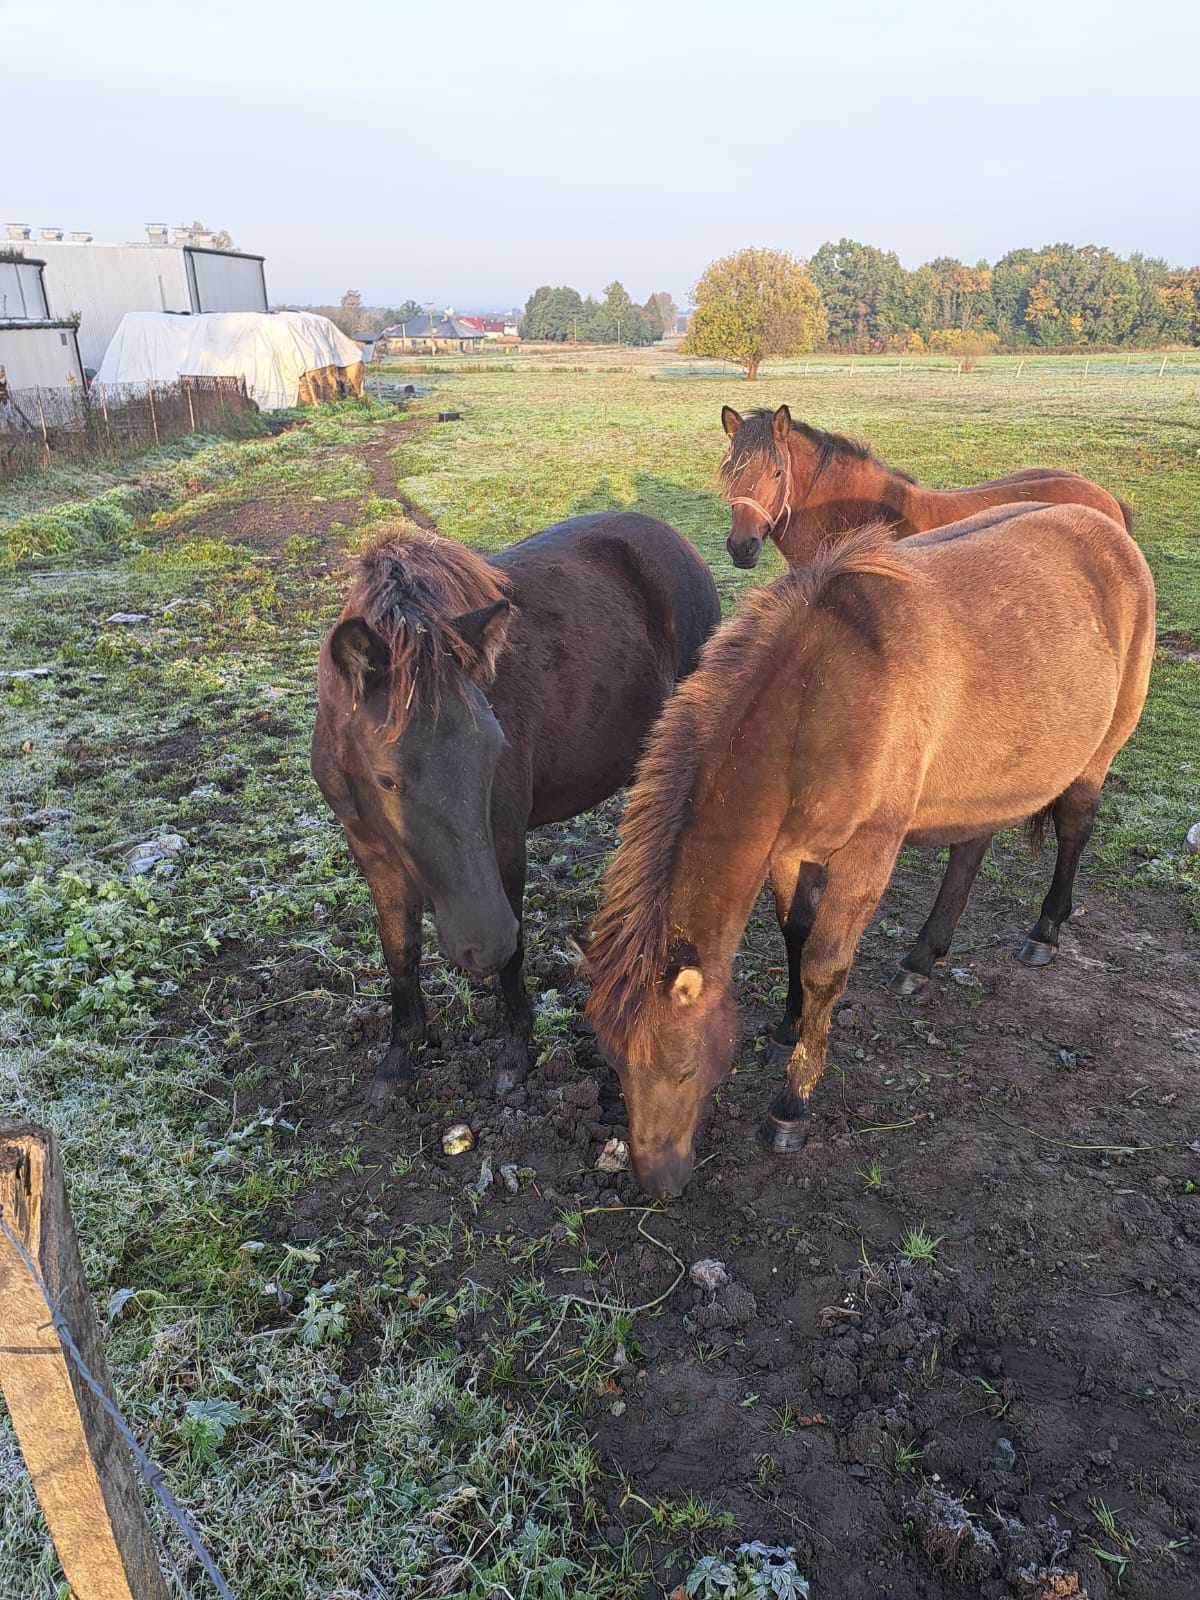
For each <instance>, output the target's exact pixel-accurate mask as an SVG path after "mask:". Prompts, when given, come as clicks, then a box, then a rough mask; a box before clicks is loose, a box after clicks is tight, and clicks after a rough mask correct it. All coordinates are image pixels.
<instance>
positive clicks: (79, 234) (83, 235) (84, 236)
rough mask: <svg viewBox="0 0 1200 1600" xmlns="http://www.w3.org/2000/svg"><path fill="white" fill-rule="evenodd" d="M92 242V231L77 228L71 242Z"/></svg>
mask: <svg viewBox="0 0 1200 1600" xmlns="http://www.w3.org/2000/svg"><path fill="white" fill-rule="evenodd" d="M91 242H92V236H91V234H90V233H87V232H86V231H82V230H79V229H76V231H75V232H74V233H72V235H71V243H72V244H91Z"/></svg>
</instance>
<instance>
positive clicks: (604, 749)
mask: <svg viewBox="0 0 1200 1600" xmlns="http://www.w3.org/2000/svg"><path fill="white" fill-rule="evenodd" d="M492 559H493V561H494V563H495V565H496V566H497V567H499V568H500V569H501V570H502V571H503V572H504V573H505V575H506V576H507V577H508V578H509V580H510V583H511V585H512V599H513V603H514V619H513V623H512V626H511V628H510V631H509V636H508V642H507V645H506V648H505V651H504V654H503V655H502V656H501V658H500V664H499V669H498V671H497V675H496V681H495V683H494V685H493V686H492V690H491V692H490V698H491V701H492V704H493V707H494V709H495V711H496V715H497V717H498V718H499V721H500V724H501V726H502V727H503V728H504V731H505V734H506V736H507V738H508V740H509V743H510V746H512V748H513V759H514V760H515V761H518V762H520V763H521V764H522V765H523V766H524V768H525V770H526V771H527V772H528V783H529V787H530V789H531V792H532V810H533V814H534V818H535V820H536V821H550V820H555V819H558V818H562V817H568V816H573V815H575V814H576V813H577V812H579V811H582V810H586V809H587V808H588V807H590V806H592V805H595V804H597V803H598V802H599V801H600V800H603V799H605V798H607V796H608V795H610V794H612V793H613V792H614V791H615V790H616V789H618V788H620V787H621V785H622V784H624V783H626V782H627V781H628V779H629V777H630V775H631V773H632V771H633V767H634V765H635V763H636V760H637V757H638V755H639V753H640V751H641V748H642V744H643V742H644V740H645V737H646V735H647V734H648V733H649V731H650V728H651V727H652V726H653V724H654V722H655V721H656V720H657V718H658V716H659V714H660V713H661V711H662V708H663V705H664V704H665V702H666V699H667V697H668V695H669V694H670V693H671V691H672V690H673V689H674V687H675V685H676V684H677V683H678V682H679V681H680V680H681V679H682V678H684V677H686V676H687V675H688V674H689V673H690V672H691V671H692V670H693V669H694V668H695V666H696V664H697V662H698V661H699V658H700V652H701V650H702V649H703V647H704V644H705V642H706V641H707V639H708V637H709V635H710V634H711V633H712V632H713V630H714V629H715V627H716V625H717V623H718V621H719V620H720V602H719V599H718V597H717V590H716V585H715V583H714V582H713V578H712V574H711V572H710V571H709V570H708V567H707V566H706V564H705V563H704V561H703V560H702V559H701V558H700V556H699V555H698V553H697V552H696V550H695V549H694V548H693V547H692V545H690V544H689V543H688V541H687V540H686V539H684V538H683V536H682V535H681V534H679V533H677V532H676V531H675V529H674V528H672V527H670V526H669V525H668V524H667V523H665V522H660V521H658V520H657V519H656V518H654V517H648V516H644V515H642V514H641V513H639V512H632V511H617V512H599V513H596V514H593V515H588V516H580V517H572V518H570V519H569V520H568V521H566V522H561V523H558V524H556V525H555V526H554V527H551V528H547V529H546V530H545V531H544V532H542V533H538V534H534V535H533V536H532V537H530V538H528V539H524V540H522V541H521V542H520V543H519V544H516V545H512V546H510V547H509V548H508V549H506V550H504V551H501V552H500V553H499V554H498V555H497V556H495V557H493V558H492Z"/></svg>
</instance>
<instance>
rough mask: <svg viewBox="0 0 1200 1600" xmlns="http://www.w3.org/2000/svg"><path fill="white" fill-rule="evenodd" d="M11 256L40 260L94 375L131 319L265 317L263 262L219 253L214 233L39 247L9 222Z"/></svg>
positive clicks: (75, 238)
mask: <svg viewBox="0 0 1200 1600" xmlns="http://www.w3.org/2000/svg"><path fill="white" fill-rule="evenodd" d="M6 245H7V249H6V254H7V253H9V252H13V253H27V254H28V255H29V256H30V257H32V256H34V255H35V254H36V256H37V258H38V260H39V261H40V262H41V264H42V265H43V266H44V267H45V275H46V277H45V281H46V289H47V292H48V294H49V296H50V300H51V303H52V304H53V305H54V307H55V308H56V309H57V311H58V312H59V314H60V315H63V314H66V315H69V316H72V317H74V316H78V318H79V349H80V354H81V355H82V358H83V363H84V366H85V367H88V368H91V369H92V370H95V369H96V368H98V367H99V365H100V363H101V362H102V361H103V359H104V352H105V351H106V350H107V349H108V344H109V340H110V339H111V338H112V336H113V334H114V333H115V332H116V331H117V326H118V324H119V323H120V321H121V318H122V317H123V316H124V315H125V313H126V312H127V311H171V312H180V313H183V314H184V315H188V314H191V313H193V312H200V311H266V310H267V286H266V280H265V278H264V275H263V258H262V257H261V256H255V255H248V254H247V253H246V252H245V251H242V250H230V249H225V248H222V247H221V246H218V245H217V244H216V242H215V240H214V236H213V235H212V234H210V233H204V232H202V231H199V230H196V229H193V228H175V229H170V228H167V227H165V226H163V225H162V224H159V223H152V224H150V225H149V226H148V227H147V228H146V238H145V240H144V241H143V242H139V243H136V244H98V243H97V242H96V241H95V240H94V239H93V238H92V236H91V234H90V233H64V231H63V230H62V229H61V228H42V229H41V230H40V237H39V238H38V239H37V240H36V241H35V240H34V239H33V235H32V230H31V229H30V228H27V227H26V226H25V225H24V224H23V223H19V222H10V223H9V225H8V238H7V241H6Z"/></svg>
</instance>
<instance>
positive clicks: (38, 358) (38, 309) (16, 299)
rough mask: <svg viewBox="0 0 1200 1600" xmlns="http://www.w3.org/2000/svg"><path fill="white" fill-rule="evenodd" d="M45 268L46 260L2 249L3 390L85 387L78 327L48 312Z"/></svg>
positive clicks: (0, 339)
mask: <svg viewBox="0 0 1200 1600" xmlns="http://www.w3.org/2000/svg"><path fill="white" fill-rule="evenodd" d="M45 268H46V263H45V262H44V261H41V260H39V259H35V258H34V257H32V256H27V255H25V254H24V253H23V252H18V251H15V250H13V251H10V250H5V251H3V252H0V389H2V390H14V389H67V388H70V387H71V386H72V385H73V384H78V385H79V386H80V387H81V388H82V386H83V363H82V361H81V360H80V356H79V340H78V338H77V330H76V326H75V323H74V321H72V320H70V319H68V318H65V317H55V316H52V315H51V307H50V301H49V299H48V297H47V294H46V284H45ZM2 403H3V402H2V401H0V404H2Z"/></svg>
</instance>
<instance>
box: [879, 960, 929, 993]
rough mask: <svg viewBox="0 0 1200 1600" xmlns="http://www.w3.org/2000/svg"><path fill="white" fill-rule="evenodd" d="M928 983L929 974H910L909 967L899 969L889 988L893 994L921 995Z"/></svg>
mask: <svg viewBox="0 0 1200 1600" xmlns="http://www.w3.org/2000/svg"><path fill="white" fill-rule="evenodd" d="M928 982H929V974H928V973H926V972H910V971H909V969H908V968H907V967H897V968H896V970H895V972H893V973H892V976H891V980H890V982H889V983H888V988H889V989H890V990H891V991H892V993H893V994H920V992H921V990H922V989H924V988H925V986H926V985H927V984H928Z"/></svg>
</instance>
